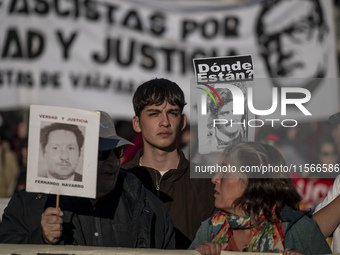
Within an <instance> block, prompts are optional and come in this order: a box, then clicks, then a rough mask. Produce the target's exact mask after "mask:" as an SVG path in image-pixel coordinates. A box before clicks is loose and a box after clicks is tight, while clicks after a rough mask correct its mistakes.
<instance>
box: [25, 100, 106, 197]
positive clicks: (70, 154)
mask: <svg viewBox="0 0 340 255" xmlns="http://www.w3.org/2000/svg"><path fill="white" fill-rule="evenodd" d="M99 119H100V113H99V112H96V111H86V110H81V109H73V108H65V107H55V106H45V105H31V107H30V120H29V137H28V162H27V188H26V189H27V191H29V192H42V193H50V194H57V195H69V196H78V197H88V198H95V197H96V184H97V153H98V140H99V139H98V137H99Z"/></svg>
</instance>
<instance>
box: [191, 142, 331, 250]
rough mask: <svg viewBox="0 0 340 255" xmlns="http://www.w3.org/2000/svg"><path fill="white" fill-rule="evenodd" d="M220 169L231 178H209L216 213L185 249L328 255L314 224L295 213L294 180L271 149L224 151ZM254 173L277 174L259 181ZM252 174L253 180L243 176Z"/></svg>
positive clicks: (246, 145) (248, 146)
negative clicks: (263, 171) (264, 169)
mask: <svg viewBox="0 0 340 255" xmlns="http://www.w3.org/2000/svg"><path fill="white" fill-rule="evenodd" d="M220 165H221V169H233V170H234V172H227V171H226V172H224V173H218V174H216V175H215V176H214V177H213V178H212V182H213V183H214V184H215V189H214V190H215V194H214V196H215V207H216V208H218V209H219V211H217V212H216V213H215V214H214V215H213V216H212V217H211V218H209V219H207V220H206V221H204V222H203V223H202V225H201V227H200V228H199V230H198V231H197V233H196V238H195V240H194V241H193V243H192V244H191V246H190V247H189V249H195V250H197V251H199V252H200V253H201V254H220V252H221V250H229V251H246V252H274V253H283V254H325V253H331V250H330V248H329V246H328V244H327V242H326V240H325V238H324V236H323V235H322V233H321V231H320V229H319V227H318V225H317V224H316V222H315V221H313V220H312V219H311V218H309V217H307V216H305V214H304V213H303V212H301V211H299V201H300V199H301V198H300V196H299V194H298V193H297V191H296V189H295V186H294V182H293V180H292V179H291V178H290V176H289V174H288V173H285V172H284V171H283V170H285V169H287V168H284V166H285V161H284V159H283V157H282V155H281V154H280V153H279V152H278V151H277V150H276V149H275V148H274V147H272V146H270V145H267V144H261V143H256V142H240V143H236V144H233V145H230V146H228V147H227V148H226V149H225V150H224V152H223V156H222V159H221V160H220ZM256 167H257V168H258V169H263V168H264V167H267V170H268V169H271V170H273V169H275V170H276V171H272V173H268V174H267V175H265V176H263V175H262V173H261V174H260V173H258V172H257V173H254V172H255V171H254V169H256ZM251 169H253V174H252V175H251V176H250V175H249V174H248V173H244V171H245V170H247V171H248V172H249V170H251ZM235 170H236V171H235ZM277 170H279V171H277ZM268 172H269V171H268Z"/></svg>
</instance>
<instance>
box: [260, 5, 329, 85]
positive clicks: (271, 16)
mask: <svg viewBox="0 0 340 255" xmlns="http://www.w3.org/2000/svg"><path fill="white" fill-rule="evenodd" d="M288 14H289V18H285V17H283V15H288ZM257 33H258V40H259V44H260V46H261V53H262V56H263V57H264V60H265V63H266V66H267V69H268V72H269V75H270V77H272V78H286V77H287V78H299V79H297V81H296V82H298V83H299V84H292V80H288V81H287V79H280V80H274V82H278V83H279V84H277V85H279V86H292V85H296V86H300V87H302V86H301V84H302V85H305V84H306V83H307V82H308V81H309V79H311V78H323V77H324V76H325V72H326V69H327V65H326V63H327V59H328V55H327V53H326V50H327V47H326V45H325V44H324V43H325V42H326V41H327V40H326V38H325V37H326V34H327V27H326V24H325V21H324V17H323V13H322V8H321V5H320V2H319V1H317V0H300V1H293V0H285V1H276V2H275V4H273V5H272V6H271V7H269V8H267V9H264V10H263V13H262V15H261V16H260V17H259V21H258V24H257ZM302 78H304V79H302ZM285 82H287V84H285Z"/></svg>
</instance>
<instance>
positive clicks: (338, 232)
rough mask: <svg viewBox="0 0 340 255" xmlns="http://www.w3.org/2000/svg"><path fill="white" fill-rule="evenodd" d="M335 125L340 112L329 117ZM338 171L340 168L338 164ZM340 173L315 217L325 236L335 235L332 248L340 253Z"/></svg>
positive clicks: (316, 211)
mask: <svg viewBox="0 0 340 255" xmlns="http://www.w3.org/2000/svg"><path fill="white" fill-rule="evenodd" d="M328 121H329V122H330V123H331V124H333V125H338V124H339V123H340V112H338V113H336V114H333V115H332V116H330V117H329V119H328ZM335 167H336V169H337V170H336V171H337V172H338V171H339V170H340V166H339V165H337V166H335ZM339 195H340V175H338V176H337V177H336V178H335V181H334V183H333V186H332V187H331V189H330V190H329V191H328V194H327V196H326V197H325V199H324V200H323V201H322V202H321V203H320V204H318V205H317V206H316V208H315V211H314V214H313V216H312V217H313V219H314V220H315V221H316V222H317V223H318V225H319V227H320V229H321V232H322V233H323V234H324V236H325V237H329V236H333V238H332V244H331V249H332V252H333V253H340V213H339V209H340V196H339Z"/></svg>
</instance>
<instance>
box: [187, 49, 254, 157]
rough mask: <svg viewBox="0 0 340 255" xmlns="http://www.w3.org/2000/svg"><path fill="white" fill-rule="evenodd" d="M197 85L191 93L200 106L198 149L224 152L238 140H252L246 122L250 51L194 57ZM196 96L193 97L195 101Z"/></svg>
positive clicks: (204, 152) (250, 62) (250, 70)
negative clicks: (223, 55)
mask: <svg viewBox="0 0 340 255" xmlns="http://www.w3.org/2000/svg"><path fill="white" fill-rule="evenodd" d="M193 62H194V67H195V74H196V85H195V87H196V88H194V87H193V86H192V88H191V90H193V91H195V93H191V95H192V96H194V97H195V99H196V100H197V106H198V118H197V119H198V148H199V153H201V154H207V153H211V152H221V151H223V150H224V149H225V148H226V147H227V146H228V145H230V144H232V143H234V142H236V141H247V140H253V139H254V138H253V137H254V128H252V127H250V126H248V125H246V123H247V122H248V120H249V119H250V117H252V115H251V112H249V110H248V107H247V97H248V88H249V87H251V85H252V80H253V64H252V58H251V56H250V55H245V56H232V57H217V58H201V59H194V60H193ZM196 100H193V101H196Z"/></svg>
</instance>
